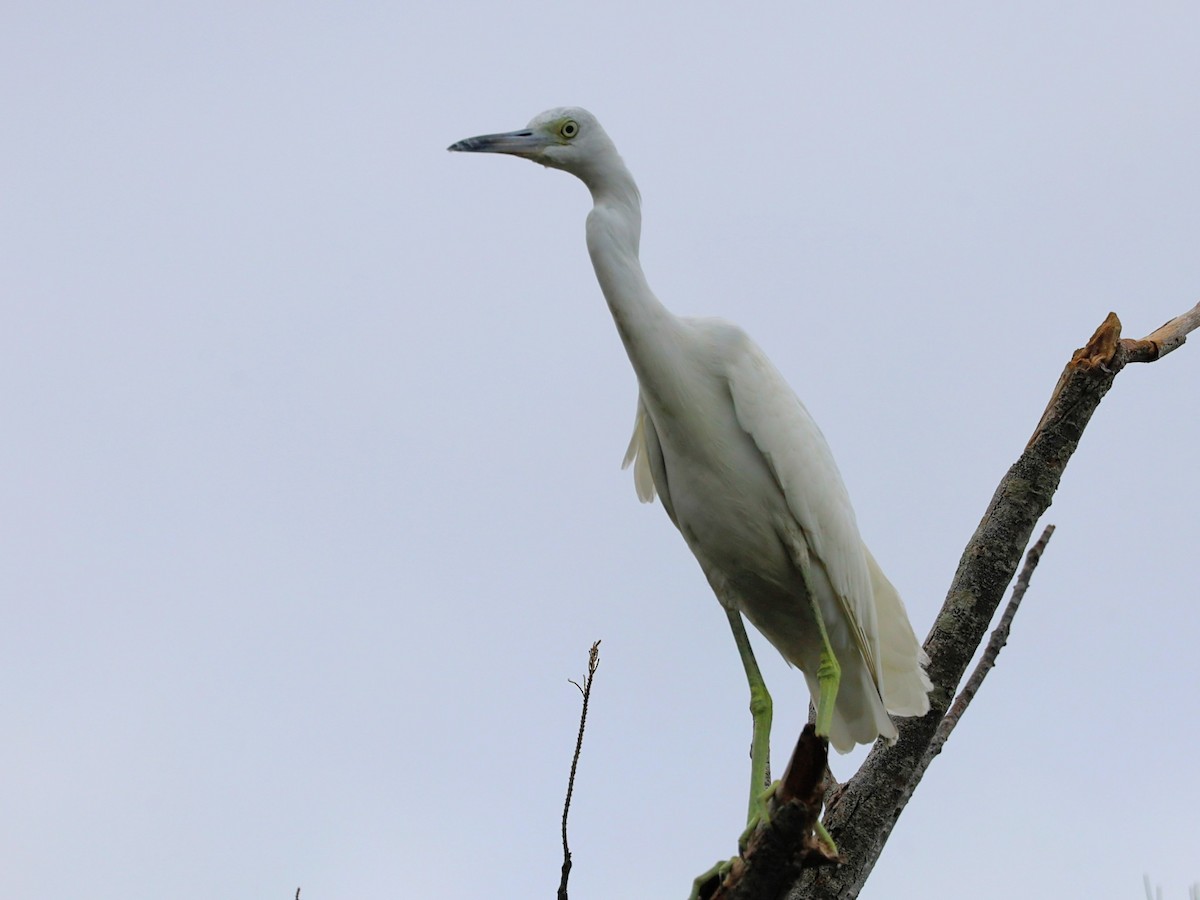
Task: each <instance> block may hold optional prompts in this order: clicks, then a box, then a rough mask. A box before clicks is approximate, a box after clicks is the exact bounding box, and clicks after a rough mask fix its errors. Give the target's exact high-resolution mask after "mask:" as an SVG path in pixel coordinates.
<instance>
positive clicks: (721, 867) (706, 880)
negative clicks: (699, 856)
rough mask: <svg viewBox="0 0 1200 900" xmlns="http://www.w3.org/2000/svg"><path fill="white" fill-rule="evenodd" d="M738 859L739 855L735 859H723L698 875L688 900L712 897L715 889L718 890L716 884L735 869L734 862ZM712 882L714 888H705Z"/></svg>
mask: <svg viewBox="0 0 1200 900" xmlns="http://www.w3.org/2000/svg"><path fill="white" fill-rule="evenodd" d="M736 859H738V857H736V856H735V857H734V858H733V859H726V860H723V861H722V862H719V863H717V864H716V865H714V866H713V867H712V868H711V869H709V870H708V871H707V872H705V873H704V874H703V875H700V876H697V878H696V880H695V881H693V882H692V892H691V893H690V894H688V900H700V898H701V897H711V896H712V893H713V891H715V890H716V886H718V885H720V884H721V882H722V881H724V880H725V876H726V875H728V874H729V872H730V870H731V869H733V863H734V861H735V860H736ZM710 884H712V885H714V886H713V887H712V889H711V890H705V889H706V888H708V886H709V885H710ZM701 891H703V893H701Z"/></svg>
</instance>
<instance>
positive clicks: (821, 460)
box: [449, 108, 930, 820]
mask: <svg viewBox="0 0 1200 900" xmlns="http://www.w3.org/2000/svg"><path fill="white" fill-rule="evenodd" d="M449 149H450V150H458V151H466V152H473V153H506V154H509V155H512V156H519V157H523V158H525V159H529V160H532V161H534V162H537V163H541V164H542V165H543V166H549V167H551V168H555V169H562V170H563V171H566V172H569V173H571V174H572V175H575V176H576V177H578V178H579V179H580V180H582V181H583V183H584V184H586V185H587V187H588V189H589V190H590V191H591V194H592V201H593V208H592V211H591V212H590V213H589V214H588V217H587V246H588V253H589V254H590V255H591V258H592V265H593V267H594V268H595V271H596V278H597V279H598V280H599V282H600V289H601V291H603V293H604V298H605V299H606V300H607V301H608V306H609V309H610V310H611V312H612V316H613V319H614V321H615V322H616V325H617V331H618V332H619V333H620V336H621V340H622V341H623V342H624V344H625V351H626V353H627V354H628V355H629V361H630V362H631V363H632V364H633V369H634V372H635V373H636V374H637V381H638V404H637V415H636V418H635V420H634V427H633V439H632V440H631V441H630V442H629V450H628V452H627V453H626V455H625V465H626V466H628V465H630V464H632V465H633V475H634V484H635V486H636V489H637V495H638V498H639V499H641V500H642V501H643V502H645V503H649V502H651V501H652V500H653V499H654V496H655V493H656V492H657V494H658V496H659V497H661V498H662V503H663V506H664V507H665V508H666V511H667V515H668V516H670V517H671V521H672V522H673V523H674V524H675V527H676V528H678V529H679V532H680V533H681V534H682V535H683V538H684V540H685V541H687V544H688V547H690V548H691V550H692V553H693V554H695V556H696V559H697V561H698V562H699V563H700V567H701V569H703V570H704V574H705V575H706V576H707V578H708V582H709V584H710V585H711V586H712V589H713V591H714V593H715V594H716V595H717V599H718V600H719V601H720V603H721V605H722V606H723V607H724V608H725V612H726V615H727V616H728V618H729V624H730V627H731V628H732V629H733V635H734V639H735V640H736V641H737V646H738V652H739V654H740V655H741V658H742V664H743V666H744V668H745V670H746V676H747V679H748V680H749V682H750V693H751V703H750V708H751V711H752V714H753V716H754V733H753V741H752V750H751V759H752V763H751V779H752V780H751V786H750V817H751V819H752V820H753V819H754V818H755V817H756V816H758V815H761V814H762V813H764V812H765V810H764V808H763V806H762V803H763V800H762V795H763V788H764V787H765V783H764V782H765V779H766V771H767V746H768V739H769V734H770V722H771V700H770V695H769V694H768V693H767V690H766V686H765V685H764V683H763V680H762V677H761V675H760V674H759V672H758V666H757V664H756V662H755V660H754V655H753V653H752V652H751V649H750V643H749V641H748V639H747V637H746V630H745V626H744V625H743V623H742V616H743V615H744V616H745V617H746V618H747V619H749V620H750V621H751V622H752V623H753V624H754V626H755V627H756V628H758V630H759V631H761V632H762V633H763V635H765V636H766V638H767V640H768V641H770V642H771V644H773V645H774V646H775V648H776V649H777V650H778V651H779V652H780V653H781V654H782V655H783V657H784V658H785V659H786V660H787V661H788V662H789V663H792V664H793V665H795V666H797V667H798V668H799V669H800V670H801V671H802V672H803V673H804V677H805V679H806V680H807V682H808V687H809V690H810V692H811V693H812V697H813V702H814V704H815V705H816V710H817V714H816V731H817V734H818V735H819V736H821V737H823V738H826V739H828V740H829V741H830V742H831V743H832V744H833V746H834V747H835V748H836V749H837V750H839V751H841V752H843V753H845V752H848V751H849V750H851V749H852V748H853V747H854V745H855V744H867V743H871V742H873V741H875V740H876V738H879V737H883V738H885V739H887V740H895V738H896V727H895V725H894V724H893V723H892V720H891V719H890V718H889V716H888V713H889V711H890V712H891V713H893V714H895V715H898V716H916V715H923V714H924V713H925V712H927V711H928V709H929V698H928V692H929V690H930V682H929V679H928V677H927V676H926V674H925V671H924V668H923V666H924V663H925V662H927V660H926V658H925V654H924V652H923V651H922V649H921V646H920V644H919V643H918V642H917V638H916V635H915V634H914V633H913V629H912V626H911V625H910V624H909V621H908V615H907V613H906V612H905V610H904V604H903V602H902V601H901V600H900V596H899V595H898V594H897V593H896V589H895V588H894V587H893V586H892V584H891V582H889V581H888V579H887V578H886V577H885V576H884V574H883V572H882V571H880V569H879V566H878V565H877V564H876V562H875V560H874V558H873V557H872V556H871V554H870V552H869V551H868V550H867V548H866V547H865V546H864V544H863V542H862V538H861V537H860V536H859V532H858V525H857V523H856V521H855V518H854V510H853V508H852V507H851V505H850V498H849V496H848V495H847V493H846V488H845V486H844V485H843V483H842V478H841V475H840V474H839V473H838V469H837V465H836V464H835V463H834V461H833V455H832V454H831V453H830V450H829V446H828V445H827V444H826V442H825V438H824V436H823V435H822V434H821V432H820V430H819V429H818V428H817V426H816V423H815V422H813V420H812V418H811V417H810V416H809V414H808V411H807V410H806V409H805V408H804V406H803V405H802V404H801V403H800V401H799V399H797V397H796V395H795V394H794V393H793V392H792V390H791V388H789V387H788V385H787V382H786V381H784V379H783V376H781V375H780V374H779V372H778V371H777V370H776V369H775V367H774V366H773V365H772V364H771V362H770V360H768V359H767V357H766V355H765V354H764V353H763V352H762V350H760V349H759V348H758V346H757V345H755V344H754V342H753V341H751V340H750V338H749V337H748V336H747V335H746V333H745V332H743V331H742V330H741V329H740V328H738V327H737V326H736V325H732V324H730V323H729V322H725V321H723V320H720V319H709V318H703V319H700V318H683V317H680V316H676V315H674V314H673V313H671V312H670V311H669V310H668V309H667V308H666V307H665V306H663V304H662V303H661V302H660V301H659V300H658V298H657V297H656V296H654V293H653V292H652V291H651V290H650V287H649V285H648V284H647V283H646V278H645V276H644V275H643V273H642V267H641V263H640V262H639V260H638V244H639V241H640V237H641V227H642V216H641V195H640V194H639V193H638V189H637V185H636V184H635V183H634V180H633V176H632V175H630V173H629V170H628V169H627V168H626V167H625V163H624V162H623V161H622V160H621V157H620V155H619V154H618V153H617V149H616V147H615V146H614V145H613V142H612V141H611V140H610V139H609V137H608V135H607V134H606V133H605V132H604V129H602V128H601V127H600V123H599V122H597V121H596V118H595V116H593V115H592V114H591V113H589V112H588V111H587V110H584V109H579V108H559V109H552V110H549V111H547V112H544V113H542V114H540V115H538V116H536V117H535V118H534V119H533V121H531V122H530V123H529V124H528V125H527V126H526V127H525V128H523V129H521V130H520V131H510V132H506V133H503V134H487V135H481V136H479V137H472V138H467V139H466V140H462V141H459V142H458V143H456V144H453V145H451V146H450V148H449Z"/></svg>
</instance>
